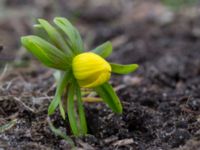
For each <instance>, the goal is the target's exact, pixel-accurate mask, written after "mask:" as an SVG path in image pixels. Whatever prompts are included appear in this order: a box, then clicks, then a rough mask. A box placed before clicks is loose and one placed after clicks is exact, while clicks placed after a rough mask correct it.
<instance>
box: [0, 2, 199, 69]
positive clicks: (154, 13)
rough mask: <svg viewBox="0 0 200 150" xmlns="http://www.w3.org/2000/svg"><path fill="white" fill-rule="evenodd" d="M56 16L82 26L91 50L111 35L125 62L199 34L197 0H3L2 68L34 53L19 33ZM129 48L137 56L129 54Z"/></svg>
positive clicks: (20, 62)
mask: <svg viewBox="0 0 200 150" xmlns="http://www.w3.org/2000/svg"><path fill="white" fill-rule="evenodd" d="M55 16H64V17H67V18H68V19H70V20H71V21H72V22H73V23H74V24H75V26H76V27H78V29H79V31H80V32H81V34H82V36H83V38H84V42H85V48H86V49H87V50H89V49H91V48H93V47H94V46H97V45H98V44H100V43H102V42H104V41H106V40H111V41H112V42H113V45H114V48H115V49H114V50H115V51H116V53H114V55H113V56H112V57H113V58H115V59H114V60H117V61H120V62H125V63H127V62H129V63H132V62H137V63H143V62H144V61H146V60H147V59H151V58H154V57H155V56H160V53H162V51H163V50H166V51H167V50H168V49H174V48H175V49H180V48H183V47H182V46H183V45H182V44H184V43H185V42H183V43H182V44H180V42H181V39H180V36H182V37H181V38H185V36H187V37H188V38H191V39H192V38H193V39H195V40H198V38H199V37H200V27H199V25H198V24H199V21H198V20H199V17H200V8H199V1H198V0H176V1H174V0H148V1H146V0H76V1H74V0H58V1H54V0H1V1H0V48H1V52H0V66H1V68H2V67H3V66H4V65H5V64H6V63H13V64H15V65H25V64H26V60H27V59H29V55H27V54H26V52H25V51H24V50H23V49H22V48H21V44H20V36H22V35H27V34H33V33H34V31H33V24H35V23H36V19H37V18H45V19H47V20H49V21H51V20H52V19H53V18H54V17H55ZM174 24H178V25H174ZM186 34H187V35H186ZM189 42H191V41H189ZM174 43H177V44H175V45H176V46H174ZM178 43H179V44H178ZM177 45H178V46H177ZM173 46H174V47H173ZM184 49H185V47H184ZM149 51H151V53H148V52H149ZM127 54H128V55H129V54H130V55H132V56H133V57H130V58H126V59H124V58H123V57H124V56H126V55H127ZM118 56H119V57H120V58H118ZM112 57H111V58H112ZM118 59H119V60H118ZM129 59H130V60H129Z"/></svg>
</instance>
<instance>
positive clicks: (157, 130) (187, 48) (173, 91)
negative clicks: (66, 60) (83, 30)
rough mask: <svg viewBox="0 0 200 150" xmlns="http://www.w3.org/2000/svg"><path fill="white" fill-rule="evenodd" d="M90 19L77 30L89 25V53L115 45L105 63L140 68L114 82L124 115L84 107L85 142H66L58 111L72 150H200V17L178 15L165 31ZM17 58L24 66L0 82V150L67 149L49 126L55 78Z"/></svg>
mask: <svg viewBox="0 0 200 150" xmlns="http://www.w3.org/2000/svg"><path fill="white" fill-rule="evenodd" d="M92 11H94V10H92ZM118 13H120V12H118V11H116V12H115V13H113V15H114V16H116V15H118ZM88 14H91V16H90V15H88ZM92 14H93V13H89V12H87V11H86V12H85V13H83V14H82V16H80V20H82V22H80V24H84V25H86V24H87V21H88V20H89V22H91V24H90V25H88V26H89V27H90V28H92V30H94V32H95V36H94V37H93V38H94V40H93V41H92V42H91V47H94V46H97V45H98V44H100V43H102V42H104V41H106V40H112V42H113V44H114V53H113V54H112V56H111V57H110V58H109V61H112V62H117V63H124V64H126V63H138V64H139V65H140V68H139V69H138V70H137V71H136V72H135V73H132V74H130V75H125V76H118V75H115V74H114V75H113V76H112V79H111V84H112V85H113V86H114V88H115V90H116V92H117V94H118V96H119V97H120V99H121V102H122V105H123V113H122V114H121V115H117V114H115V113H113V112H112V111H111V110H110V109H109V108H108V107H107V106H106V105H105V104H103V103H101V102H100V103H96V102H92V103H85V104H84V106H85V110H86V116H87V123H88V130H89V131H88V135H86V136H84V137H80V138H77V137H73V136H71V133H70V129H69V126H68V121H63V120H62V118H61V117H60V115H59V112H56V113H55V114H54V115H53V116H51V117H50V119H51V121H52V123H53V124H54V126H55V127H57V128H59V129H60V130H62V131H63V133H67V134H68V135H69V138H71V140H72V141H73V143H74V145H75V147H76V148H77V149H84V150H96V149H97V150H113V149H120V150H170V149H176V150H199V149H200V141H199V140H200V34H199V32H198V31H199V30H200V28H199V25H200V22H199V17H200V16H196V17H193V18H191V17H188V16H185V15H183V14H176V15H175V16H174V18H173V20H172V21H171V22H169V23H165V24H162V23H158V22H156V21H155V20H152V18H150V19H139V20H135V21H133V22H130V21H129V22H127V23H125V24H123V25H122V24H118V25H114V26H112V25H110V22H109V20H110V18H109V16H108V15H105V14H103V15H99V16H100V18H95V17H94V16H93V15H92ZM110 15H111V14H110ZM96 16H98V15H96ZM103 16H106V18H104V17H103ZM111 18H113V16H112V15H111ZM114 18H115V17H114ZM83 20H84V21H83ZM97 20H98V21H99V20H101V21H102V20H103V23H102V22H100V23H99V22H97ZM104 21H105V22H106V23H105V22H104ZM3 52H4V49H3V50H2V53H3ZM1 56H2V55H1ZM21 59H22V60H24V61H25V62H26V63H25V65H23V66H22V65H20V66H15V65H10V66H8V69H7V72H6V73H5V74H4V75H1V77H2V78H1V77H0V81H1V82H0V125H4V126H3V127H2V126H1V128H0V147H1V149H6V150H7V149H11V150H15V149H16V150H21V149H37V150H40V149H41V150H46V149H47V150H49V149H55V150H60V149H65V150H66V149H72V148H73V147H74V146H73V144H71V143H70V140H64V139H62V138H60V137H59V136H56V135H54V134H53V132H52V131H51V130H50V128H49V125H48V121H47V120H48V119H47V109H48V105H49V103H50V101H51V99H52V98H53V95H54V93H55V82H54V77H53V75H52V73H53V71H52V70H49V69H47V68H45V67H44V66H42V65H40V64H39V62H38V61H36V60H32V59H31V60H30V55H27V54H25V55H23V57H21ZM27 62H28V63H27ZM4 70H5V68H4Z"/></svg>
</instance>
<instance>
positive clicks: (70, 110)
mask: <svg viewBox="0 0 200 150" xmlns="http://www.w3.org/2000/svg"><path fill="white" fill-rule="evenodd" d="M74 94H75V87H74V85H73V84H70V85H69V93H68V101H67V114H68V118H69V123H70V126H71V129H72V132H73V134H74V135H75V136H78V135H79V130H78V126H77V125H78V123H77V119H76V115H75V113H76V112H75V107H74Z"/></svg>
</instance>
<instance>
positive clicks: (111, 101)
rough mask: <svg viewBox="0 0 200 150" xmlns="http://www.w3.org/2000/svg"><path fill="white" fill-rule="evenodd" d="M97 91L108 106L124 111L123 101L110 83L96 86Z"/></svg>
mask: <svg viewBox="0 0 200 150" xmlns="http://www.w3.org/2000/svg"><path fill="white" fill-rule="evenodd" d="M95 90H96V92H97V93H98V94H99V96H100V97H101V98H102V99H103V101H104V102H105V103H106V104H108V106H109V107H110V108H111V109H112V110H113V111H114V112H116V113H119V114H121V113H122V105H121V102H120V100H119V98H118V96H117V95H116V93H115V91H114V90H113V88H112V86H111V85H110V84H109V83H107V82H106V83H104V84H102V85H100V86H98V87H96V88H95Z"/></svg>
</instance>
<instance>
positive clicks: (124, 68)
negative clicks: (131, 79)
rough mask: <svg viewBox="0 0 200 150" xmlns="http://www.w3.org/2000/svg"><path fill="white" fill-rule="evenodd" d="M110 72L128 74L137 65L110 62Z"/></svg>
mask: <svg viewBox="0 0 200 150" xmlns="http://www.w3.org/2000/svg"><path fill="white" fill-rule="evenodd" d="M110 65H111V68H112V72H114V73H118V74H128V73H130V72H133V71H135V70H136V69H137V68H138V67H139V66H138V65H137V64H130V65H121V64H114V63H110Z"/></svg>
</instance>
